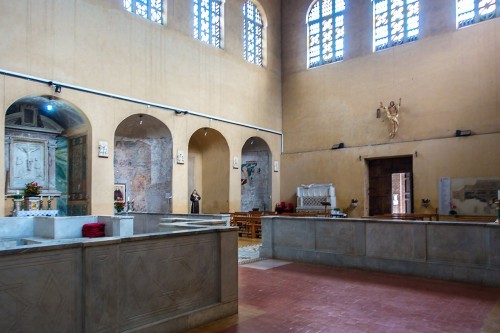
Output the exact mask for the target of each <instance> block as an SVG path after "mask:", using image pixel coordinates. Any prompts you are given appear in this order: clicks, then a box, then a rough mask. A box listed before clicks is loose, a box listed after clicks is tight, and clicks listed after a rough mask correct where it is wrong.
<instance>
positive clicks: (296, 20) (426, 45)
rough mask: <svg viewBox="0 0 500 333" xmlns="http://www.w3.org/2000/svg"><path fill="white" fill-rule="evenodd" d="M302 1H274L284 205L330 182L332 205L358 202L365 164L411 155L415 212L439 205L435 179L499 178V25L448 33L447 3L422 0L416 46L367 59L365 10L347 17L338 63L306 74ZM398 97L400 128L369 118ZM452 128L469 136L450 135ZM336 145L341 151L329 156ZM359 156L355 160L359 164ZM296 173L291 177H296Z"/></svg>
mask: <svg viewBox="0 0 500 333" xmlns="http://www.w3.org/2000/svg"><path fill="white" fill-rule="evenodd" d="M310 3H311V2H310V1H309V0H297V1H291V2H283V3H282V7H283V9H282V13H283V16H282V20H283V24H282V31H283V36H282V40H283V58H282V61H283V79H282V84H283V129H284V130H283V131H284V147H285V154H284V155H283V157H282V161H283V168H282V170H283V174H282V180H283V181H282V182H281V184H282V186H281V194H282V198H283V200H293V199H294V198H295V191H296V186H297V185H300V184H307V183H322V182H328V183H330V182H332V183H333V184H334V186H335V187H336V195H337V205H338V206H339V207H341V208H346V207H347V206H348V204H349V202H350V200H351V199H352V198H357V199H359V200H360V206H359V207H358V208H357V209H356V210H355V212H354V215H357V216H361V215H363V214H364V213H365V212H364V211H363V206H364V205H363V201H364V197H365V193H366V191H367V186H366V185H365V177H366V172H367V170H366V165H365V162H364V161H365V159H366V158H377V157H388V156H400V155H415V152H416V151H417V152H418V157H415V156H414V166H413V167H414V184H415V189H414V198H415V210H416V211H417V212H418V211H423V210H425V209H424V208H422V207H419V202H420V200H421V198H427V197H428V198H430V199H431V202H432V204H433V207H431V208H429V210H434V208H435V207H437V204H438V199H437V196H438V193H437V192H438V191H437V187H438V179H439V177H447V176H450V177H488V176H499V175H500V171H499V170H500V168H498V165H500V154H499V150H498V142H500V141H499V139H500V97H499V96H500V93H499V92H500V58H499V57H498V54H499V53H500V20H499V19H494V20H490V21H487V22H483V23H481V24H476V25H473V26H470V27H467V28H464V29H460V30H458V31H457V30H456V29H455V22H454V20H455V17H454V13H455V7H454V1H449V0H445V1H434V2H432V3H431V2H430V1H422V2H421V4H422V6H421V18H422V20H421V26H422V28H421V36H420V40H418V41H416V42H412V43H408V44H404V45H400V46H397V47H392V48H389V49H387V50H384V51H379V52H376V53H373V52H372V30H371V29H372V28H371V24H372V23H371V22H372V17H371V15H372V3H371V2H370V1H353V2H350V3H351V6H350V7H349V9H348V11H347V12H346V22H347V23H346V41H345V47H346V49H345V59H344V60H343V61H341V62H339V63H334V64H329V65H324V66H320V67H318V68H314V69H310V70H308V69H306V67H307V59H306V41H307V40H306V36H307V33H306V25H305V17H306V12H307V9H308V7H309V5H310ZM400 97H401V98H402V106H401V113H400V117H399V120H400V127H399V132H398V133H397V135H396V137H395V138H394V139H390V138H389V136H388V127H387V126H388V121H387V119H384V116H382V117H381V118H380V119H377V118H376V110H377V108H378V106H379V103H380V102H383V103H384V105H387V104H388V103H389V102H390V101H391V100H394V101H397V100H398V99H399V98H400ZM457 129H470V130H472V131H473V133H474V135H473V136H471V137H466V138H455V137H454V135H455V131H456V130H457ZM340 142H343V143H344V144H345V147H346V148H345V149H343V150H335V151H334V150H330V147H331V146H332V145H333V144H336V143H340ZM360 158H361V161H360V160H359V159H360ZM298 170H300V172H299V171H298Z"/></svg>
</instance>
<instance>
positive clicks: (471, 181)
mask: <svg viewBox="0 0 500 333" xmlns="http://www.w3.org/2000/svg"><path fill="white" fill-rule="evenodd" d="M498 190H500V177H493V178H451V181H450V193H451V203H450V205H451V209H454V210H455V211H457V213H458V215H490V216H493V215H495V213H496V205H495V204H493V202H494V201H495V200H496V199H497V196H498Z"/></svg>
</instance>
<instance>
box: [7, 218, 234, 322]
mask: <svg viewBox="0 0 500 333" xmlns="http://www.w3.org/2000/svg"><path fill="white" fill-rule="evenodd" d="M236 239H237V233H236V231H235V230H231V229H226V230H224V229H223V228H214V229H208V228H207V229H203V230H202V229H198V230H195V231H186V232H180V233H179V232H177V233H175V234H172V233H161V234H151V235H137V236H131V237H126V238H117V237H106V238H102V239H94V240H92V241H87V242H83V241H82V242H67V243H61V244H58V245H54V244H52V245H47V244H45V245H43V246H19V247H17V248H12V249H8V250H2V251H0V276H2V285H3V286H4V288H3V290H4V294H3V295H4V297H1V298H0V307H1V308H2V309H5V311H6V312H7V313H4V315H3V318H4V320H2V321H1V322H0V331H1V332H7V331H16V332H28V331H32V330H33V329H34V328H36V329H37V331H39V332H123V331H127V332H139V331H140V332H160V331H161V332H166V331H168V332H184V331H187V330H189V329H191V328H193V327H196V326H199V325H202V324H204V323H207V322H210V321H213V320H216V319H219V318H222V317H226V316H229V315H233V314H235V313H237V311H238V267H237V240H236Z"/></svg>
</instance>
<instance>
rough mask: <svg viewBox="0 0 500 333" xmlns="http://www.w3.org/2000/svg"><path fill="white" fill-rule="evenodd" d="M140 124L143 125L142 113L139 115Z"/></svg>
mask: <svg viewBox="0 0 500 333" xmlns="http://www.w3.org/2000/svg"><path fill="white" fill-rule="evenodd" d="M139 125H142V114H140V115H139Z"/></svg>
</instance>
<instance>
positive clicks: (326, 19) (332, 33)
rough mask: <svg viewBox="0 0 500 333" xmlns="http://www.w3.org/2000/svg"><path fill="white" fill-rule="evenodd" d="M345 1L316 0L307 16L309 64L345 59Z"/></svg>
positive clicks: (311, 66)
mask: <svg viewBox="0 0 500 333" xmlns="http://www.w3.org/2000/svg"><path fill="white" fill-rule="evenodd" d="M344 11H345V0H316V1H315V2H314V3H313V4H312V6H311V8H310V9H309V13H308V14H307V64H308V68H313V67H317V66H321V65H324V64H328V63H331V62H335V61H339V60H342V59H344Z"/></svg>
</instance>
